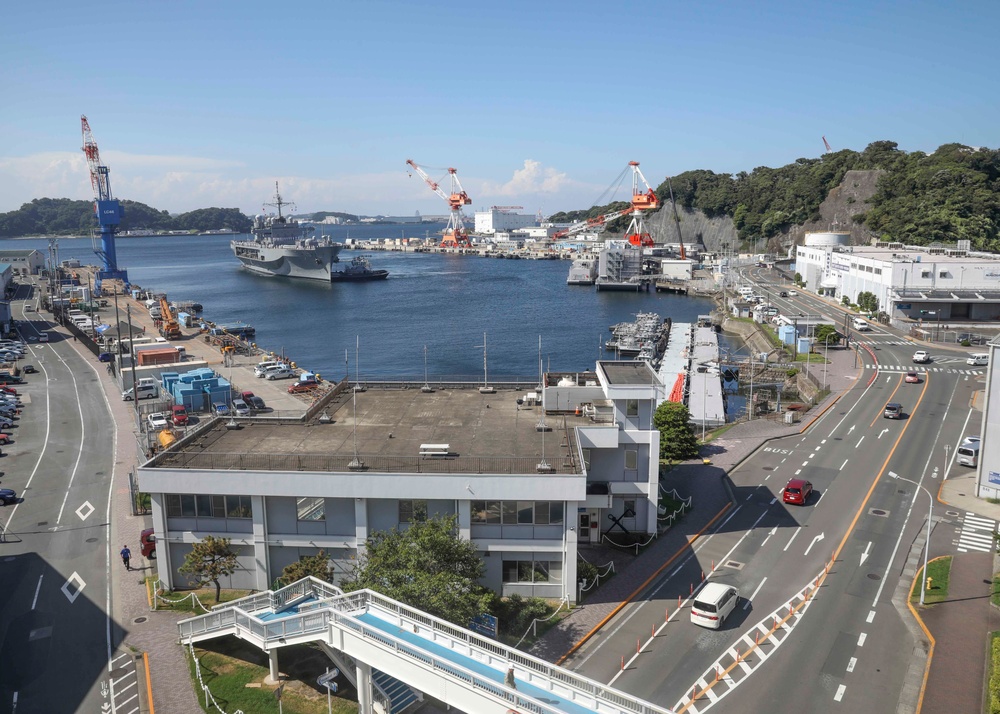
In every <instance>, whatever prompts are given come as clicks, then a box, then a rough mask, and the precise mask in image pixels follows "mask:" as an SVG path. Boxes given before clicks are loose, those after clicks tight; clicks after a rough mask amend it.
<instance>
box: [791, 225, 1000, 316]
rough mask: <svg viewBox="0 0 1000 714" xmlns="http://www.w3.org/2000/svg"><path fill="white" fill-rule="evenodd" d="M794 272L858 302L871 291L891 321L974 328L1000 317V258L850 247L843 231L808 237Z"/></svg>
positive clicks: (884, 245)
mask: <svg viewBox="0 0 1000 714" xmlns="http://www.w3.org/2000/svg"><path fill="white" fill-rule="evenodd" d="M795 272H797V273H799V274H800V275H801V276H802V279H803V281H804V282H805V287H806V289H807V290H810V291H813V292H815V293H817V294H819V295H826V296H829V297H833V298H837V299H841V298H843V297H844V296H846V297H847V298H848V299H849V300H850V301H851V302H852V303H856V302H857V299H858V294H859V293H861V292H870V293H873V294H874V295H875V296H876V298H877V299H878V304H879V310H880V311H881V312H883V313H885V314H886V315H887V316H888V319H889V320H890V321H899V322H900V324H899V325H897V326H900V327H906V326H907V325H905V324H904V323H907V322H913V321H920V320H929V321H934V322H937V323H943V322H947V323H948V324H952V323H956V322H957V323H962V324H967V325H973V324H976V323H988V322H993V321H995V320H997V319H998V318H1000V255H996V254H994V253H981V252H972V251H970V250H969V247H968V241H959V244H958V247H956V248H945V247H936V246H908V245H904V244H902V243H889V242H878V243H875V244H874V245H871V246H851V245H848V234H846V233H807V234H806V238H805V244H804V245H801V246H798V247H797V248H796V254H795Z"/></svg>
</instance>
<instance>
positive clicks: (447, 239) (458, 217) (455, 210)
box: [406, 159, 472, 248]
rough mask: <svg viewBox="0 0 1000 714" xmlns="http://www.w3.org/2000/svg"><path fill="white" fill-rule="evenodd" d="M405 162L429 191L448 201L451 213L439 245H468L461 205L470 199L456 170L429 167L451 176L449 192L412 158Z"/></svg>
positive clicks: (452, 246) (455, 246)
mask: <svg viewBox="0 0 1000 714" xmlns="http://www.w3.org/2000/svg"><path fill="white" fill-rule="evenodd" d="M406 163H407V165H408V166H409V167H410V168H412V169H413V170H414V171H416V172H417V175H418V176H420V178H422V179H423V180H424V181H425V182H426V183H427V185H428V186H430V187H431V191H433V192H434V193H436V194H437V195H438V196H440V197H441V198H443V199H444V200H445V201H446V202H447V203H448V208H450V209H451V215H450V216H449V217H448V225H447V226H446V227H445V229H444V235H443V237H442V238H441V247H442V248H466V247H468V246H469V245H470V243H469V234H468V233H466V232H465V223H464V221H463V220H462V219H463V216H462V206H468V205H469V204H470V203H472V199H471V198H469V194H467V193H466V192H465V189H463V188H462V184H461V183H459V181H458V172H457V171H456V170H455V169H451V168H449V169H431V170H432V171H447V172H448V175H449V176H450V177H451V192H450V193H445V192H444V190H443V189H442V188H441V186H440V185H438V182H437V181H434V180H433V179H432V178H431V177H430V176H428V175H427V172H426V171H424V170H423V169H422V168H421V167H420V166H418V165H417V164H416V163H415V162H414V161H413V159H407V160H406ZM428 168H431V167H428ZM442 180H443V177H442Z"/></svg>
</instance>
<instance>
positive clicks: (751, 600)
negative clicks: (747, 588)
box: [743, 577, 767, 610]
mask: <svg viewBox="0 0 1000 714" xmlns="http://www.w3.org/2000/svg"><path fill="white" fill-rule="evenodd" d="M766 582H767V578H766V577H765V578H764V579H763V580H761V581H760V585H758V586H757V589H756V590H754V591H753V595H751V596H750V599H749V600H747V601H746V604H744V605H743V609H744V610H746V609H747V608H748V607H750V603H751V602H753V600H754V598H756V597H757V593H759V592H760V589H761V588H762V587H764V583H766Z"/></svg>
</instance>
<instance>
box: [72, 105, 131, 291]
mask: <svg viewBox="0 0 1000 714" xmlns="http://www.w3.org/2000/svg"><path fill="white" fill-rule="evenodd" d="M80 123H81V124H82V127H83V153H84V154H86V155H87V164H88V166H89V167H90V183H91V185H92V186H93V187H94V214H95V215H96V216H97V224H98V225H99V226H100V228H101V247H100V248H99V249H98V248H97V247H96V245H95V247H94V252H95V253H97V255H98V256H100V258H101V261H102V262H103V263H104V269H103V270H99V271H98V272H97V275H96V277H95V280H94V290H95V291H96V292H97V294H98V295H99V294H100V293H101V282H102V281H103V280H121V281H122V283H124V285H125V289H126V290H128V271H127V270H123V269H121V268H119V267H118V258H117V256H116V255H115V233H117V232H118V224H119V223H121V220H122V216H123V215H124V212H123V211H122V207H121V204H120V203H118V201H117V200H116V199H115V198H113V197H112V195H111V178H110V175H109V171H108V167H107V166H104V165H102V164H101V155H100V154H99V153H98V151H97V142H96V141H95V140H94V135H93V133H92V132H91V131H90V123H89V122H88V121H87V117H86V116H81V117H80Z"/></svg>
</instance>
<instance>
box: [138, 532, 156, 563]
mask: <svg viewBox="0 0 1000 714" xmlns="http://www.w3.org/2000/svg"><path fill="white" fill-rule="evenodd" d="M139 552H140V553H142V557H143V558H152V557H153V556H154V555H156V535H154V533H153V529H152V528H147V529H146V530H144V531H143V532H142V533H140V534H139Z"/></svg>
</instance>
